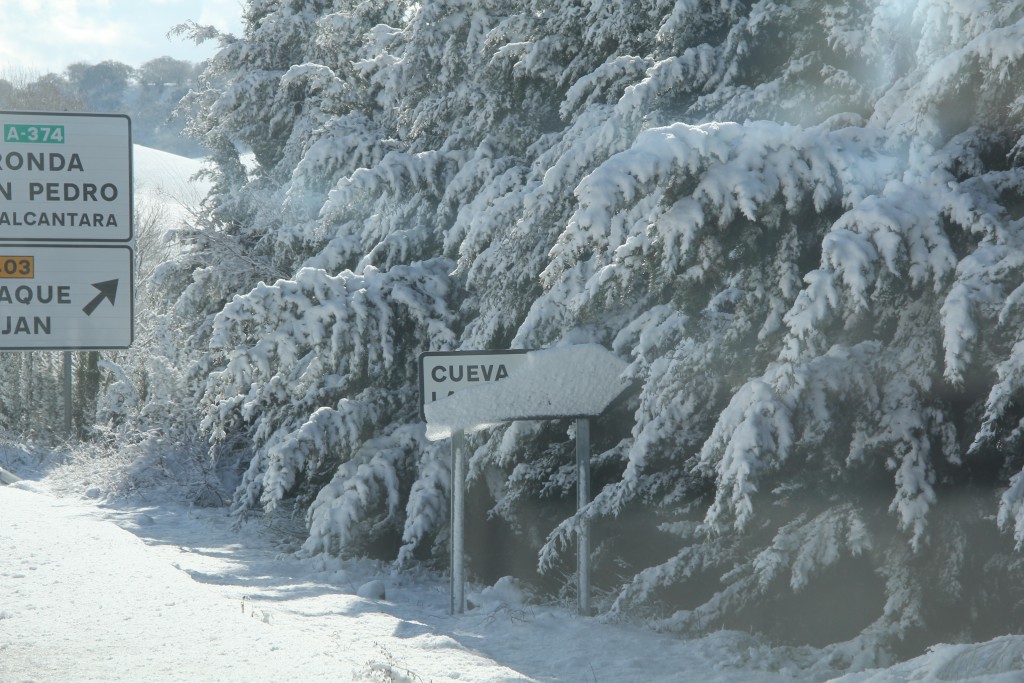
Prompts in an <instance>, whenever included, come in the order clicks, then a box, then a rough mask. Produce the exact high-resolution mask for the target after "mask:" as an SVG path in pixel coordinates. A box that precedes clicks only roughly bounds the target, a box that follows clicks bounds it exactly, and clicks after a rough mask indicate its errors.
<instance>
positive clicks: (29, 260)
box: [0, 256, 36, 278]
mask: <svg viewBox="0 0 1024 683" xmlns="http://www.w3.org/2000/svg"><path fill="white" fill-rule="evenodd" d="M35 276H36V257H35V256H0V278H33V277H35Z"/></svg>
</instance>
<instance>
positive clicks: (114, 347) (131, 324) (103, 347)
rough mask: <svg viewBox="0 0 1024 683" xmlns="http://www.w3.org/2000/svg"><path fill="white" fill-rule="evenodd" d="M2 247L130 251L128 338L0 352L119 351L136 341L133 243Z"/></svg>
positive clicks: (13, 244)
mask: <svg viewBox="0 0 1024 683" xmlns="http://www.w3.org/2000/svg"><path fill="white" fill-rule="evenodd" d="M0 248H2V249H19V248H25V249H118V250H120V249H124V250H126V251H127V252H128V340H127V342H126V343H125V344H124V345H123V346H122V345H120V344H90V345H77V346H74V345H69V344H55V345H52V346H0V353H2V352H5V351H19V352H24V351H118V350H124V349H129V348H131V345H132V344H134V343H135V247H134V246H133V245H132V244H123V243H120V242H110V243H106V244H94V243H90V244H76V243H73V242H59V243H53V242H49V243H40V242H30V243H25V242H24V241H20V242H3V241H0Z"/></svg>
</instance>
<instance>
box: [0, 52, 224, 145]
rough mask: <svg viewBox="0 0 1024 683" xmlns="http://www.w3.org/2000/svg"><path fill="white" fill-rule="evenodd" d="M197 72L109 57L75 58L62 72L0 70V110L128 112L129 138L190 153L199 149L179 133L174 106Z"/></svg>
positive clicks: (174, 63)
mask: <svg viewBox="0 0 1024 683" xmlns="http://www.w3.org/2000/svg"><path fill="white" fill-rule="evenodd" d="M202 70H203V65H202V64H193V63H192V62H188V61H183V60H179V59H174V58H173V57H158V58H156V59H152V60H150V61H148V62H146V63H145V64H143V65H142V66H140V67H138V68H135V67H132V66H129V65H128V64H124V63H122V62H117V61H113V60H107V61H104V62H100V63H99V64H87V63H85V62H76V63H74V64H71V65H70V66H68V67H67V68H66V69H65V70H64V72H63V73H47V74H42V75H40V74H38V73H33V72H32V71H31V70H29V69H6V70H4V69H0V109H29V110H37V111H88V112H97V113H119V114H128V115H129V116H130V117H131V119H132V138H133V140H134V142H137V143H139V144H142V145H146V146H148V147H154V148H156V149H161V150H164V151H167V152H173V153H175V154H181V155H183V156H191V157H195V156H200V155H202V154H203V153H204V151H203V148H202V147H201V146H200V145H199V144H197V143H196V142H195V141H194V140H190V139H189V138H187V137H185V136H184V135H183V134H182V130H183V129H184V127H185V120H186V118H187V117H185V116H180V115H176V113H175V110H176V108H177V107H178V102H179V101H180V100H181V98H182V97H184V96H185V95H186V94H187V93H188V91H189V90H190V89H192V88H193V87H194V86H195V85H196V84H197V80H198V77H199V74H200V73H201V72H202Z"/></svg>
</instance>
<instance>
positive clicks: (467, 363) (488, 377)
mask: <svg viewBox="0 0 1024 683" xmlns="http://www.w3.org/2000/svg"><path fill="white" fill-rule="evenodd" d="M526 353H527V351H526V350H511V351H428V352H426V353H422V354H420V417H421V418H422V419H423V420H424V421H425V420H426V416H425V414H424V412H423V407H424V406H425V405H426V404H428V403H433V402H434V401H438V400H440V399H442V398H447V397H448V396H451V395H452V394H454V393H455V392H457V391H459V390H461V389H468V388H470V387H477V386H481V385H484V384H493V383H494V382H499V381H501V380H503V379H506V378H507V377H509V375H510V374H511V373H512V372H513V371H514V370H515V368H517V367H519V366H520V365H522V364H523V363H524V362H525V361H526Z"/></svg>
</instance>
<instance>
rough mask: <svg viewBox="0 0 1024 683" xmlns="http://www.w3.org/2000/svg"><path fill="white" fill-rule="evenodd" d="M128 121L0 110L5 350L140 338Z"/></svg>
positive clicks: (81, 346)
mask: <svg viewBox="0 0 1024 683" xmlns="http://www.w3.org/2000/svg"><path fill="white" fill-rule="evenodd" d="M132 190H133V188H132V137H131V121H130V119H129V118H128V117H127V116H123V115H119V114H68V113H43V112H13V111H0V350H12V351H13V350H21V351H32V350H44V349H48V350H63V351H64V367H65V372H64V385H65V388H64V416H65V417H64V419H65V428H66V429H67V430H68V432H69V433H70V426H69V425H70V420H71V389H70V383H71V356H70V352H71V351H83V350H89V349H124V348H128V346H130V345H131V343H132V338H133V335H134V287H135V283H134V267H135V258H134V250H135V235H134V225H133V222H132V221H133V192H132Z"/></svg>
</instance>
